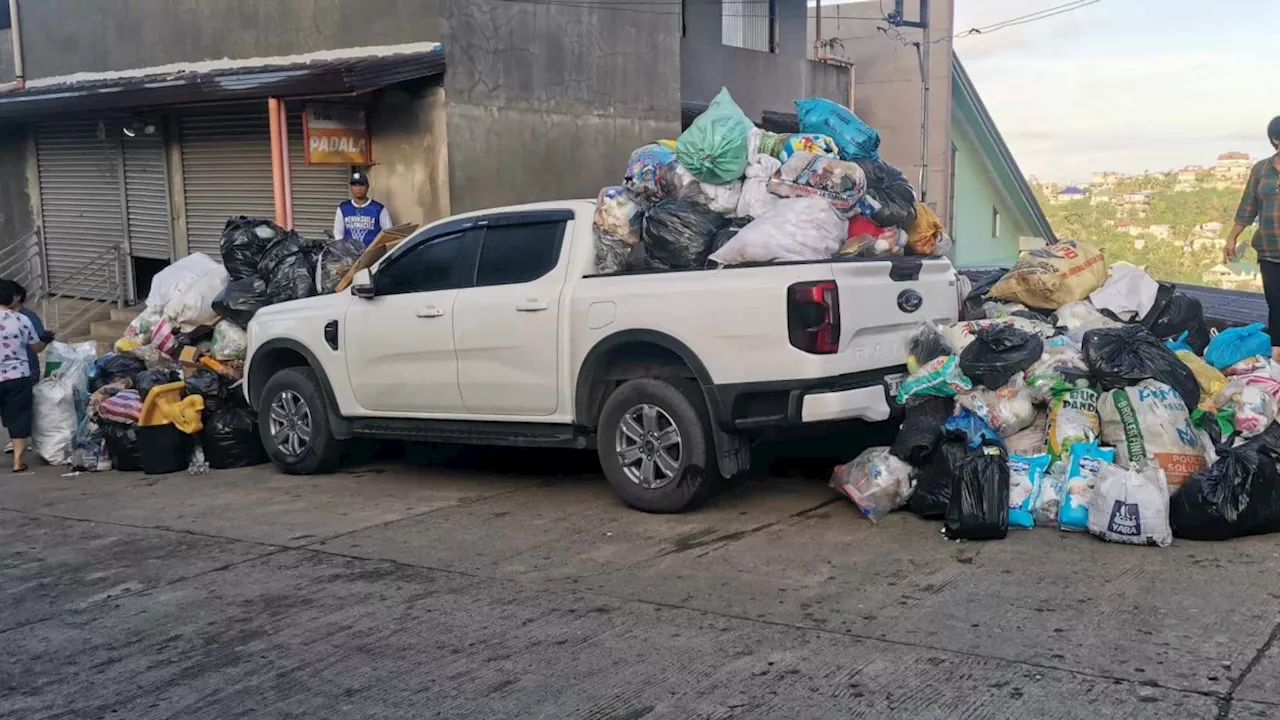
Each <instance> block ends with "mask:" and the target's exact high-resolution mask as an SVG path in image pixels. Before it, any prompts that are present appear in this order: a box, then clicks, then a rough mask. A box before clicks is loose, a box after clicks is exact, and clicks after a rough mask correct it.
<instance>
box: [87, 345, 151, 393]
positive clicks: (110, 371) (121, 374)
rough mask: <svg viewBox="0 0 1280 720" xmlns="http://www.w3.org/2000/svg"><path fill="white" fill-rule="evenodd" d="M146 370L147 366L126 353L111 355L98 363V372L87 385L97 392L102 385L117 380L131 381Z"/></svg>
mask: <svg viewBox="0 0 1280 720" xmlns="http://www.w3.org/2000/svg"><path fill="white" fill-rule="evenodd" d="M146 369H147V364H146V363H144V362H142V361H141V360H139V359H138V358H136V357H134V356H132V355H129V354H126V353H111V354H110V355H107V356H106V357H103V358H102V359H101V360H99V361H98V372H97V374H96V375H95V376H94V378H93V380H92V381H91V382H90V383H89V389H90V390H97V389H98V388H100V387H102V386H103V385H110V384H111V383H113V382H115V381H117V380H129V381H130V382H132V381H133V378H134V377H135V376H136V375H137V374H138V373H140V372H142V371H144V370H146Z"/></svg>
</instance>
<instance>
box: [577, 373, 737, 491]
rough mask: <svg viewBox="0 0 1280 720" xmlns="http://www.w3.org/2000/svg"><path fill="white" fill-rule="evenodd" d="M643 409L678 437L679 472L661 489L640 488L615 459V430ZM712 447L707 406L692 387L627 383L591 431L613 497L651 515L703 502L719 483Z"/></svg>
mask: <svg viewBox="0 0 1280 720" xmlns="http://www.w3.org/2000/svg"><path fill="white" fill-rule="evenodd" d="M642 405H649V406H653V407H656V408H658V409H660V410H661V411H662V412H663V413H665V414H666V415H667V417H668V418H669V420H670V421H671V422H672V423H673V424H674V425H675V427H676V428H677V429H678V430H679V434H680V453H679V455H680V457H679V464H678V467H679V469H678V470H677V472H676V473H675V477H674V479H672V480H669V481H668V482H666V484H664V485H662V486H661V487H655V488H647V487H643V486H641V485H640V484H639V482H637V481H636V480H633V479H632V478H631V476H630V475H628V472H627V470H626V469H625V468H624V467H623V463H622V460H621V459H620V458H619V456H618V451H617V446H616V442H617V434H618V431H619V425H620V424H621V423H622V421H623V417H624V416H625V415H626V414H627V413H629V412H631V411H632V410H633V409H635V408H637V407H639V406H642ZM713 443H714V441H713V439H712V434H711V420H710V417H709V415H708V413H707V404H706V400H705V399H704V398H703V395H702V391H701V389H700V388H699V387H698V385H697V384H696V383H694V382H691V381H679V380H677V381H674V382H672V381H667V380H660V379H656V378H638V379H635V380H628V381H627V382H625V383H623V384H622V385H619V386H618V388H617V389H616V390H614V391H613V393H612V394H610V395H609V398H608V399H607V400H606V401H605V403H604V407H603V408H602V409H601V411H600V421H599V423H598V425H597V431H596V452H597V453H598V454H599V456H600V466H601V467H602V468H603V469H604V476H605V478H606V479H608V481H609V484H610V485H611V486H612V487H613V491H614V493H616V494H617V495H618V497H619V498H621V499H622V501H623V502H625V503H626V504H627V505H630V506H631V507H633V508H635V509H637V510H643V511H644V512H651V513H676V512H681V511H683V510H688V509H691V508H693V507H696V506H697V505H699V504H701V503H702V502H703V501H704V500H706V499H707V496H708V495H709V494H710V493H711V490H712V488H713V487H714V486H715V484H716V482H717V481H718V479H719V474H718V470H717V467H716V464H715V453H714V451H713Z"/></svg>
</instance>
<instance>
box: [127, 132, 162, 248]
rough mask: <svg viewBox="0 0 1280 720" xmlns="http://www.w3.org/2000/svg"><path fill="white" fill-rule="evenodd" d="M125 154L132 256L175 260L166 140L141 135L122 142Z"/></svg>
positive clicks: (154, 136)
mask: <svg viewBox="0 0 1280 720" xmlns="http://www.w3.org/2000/svg"><path fill="white" fill-rule="evenodd" d="M120 144H121V146H122V147H123V151H124V191H125V198H126V201H127V202H126V208H127V209H128V211H129V212H128V215H129V254H130V255H131V256H134V257H143V258H154V259H157V260H172V259H173V250H172V248H173V241H172V237H173V230H172V226H171V223H170V220H169V218H170V215H169V171H168V164H167V163H166V162H165V152H164V138H163V137H161V136H160V135H139V136H138V137H135V138H121V140H120Z"/></svg>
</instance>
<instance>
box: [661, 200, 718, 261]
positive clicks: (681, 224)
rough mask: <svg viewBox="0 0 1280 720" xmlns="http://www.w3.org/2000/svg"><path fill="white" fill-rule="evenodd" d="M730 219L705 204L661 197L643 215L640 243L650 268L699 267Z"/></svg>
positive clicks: (705, 259)
mask: <svg viewBox="0 0 1280 720" xmlns="http://www.w3.org/2000/svg"><path fill="white" fill-rule="evenodd" d="M728 224H729V219H728V218H726V217H724V216H723V215H721V214H720V213H718V212H716V211H714V210H712V209H711V208H708V207H707V206H705V205H699V204H697V203H693V202H690V201H688V200H682V199H679V198H674V199H669V200H660V201H658V202H656V203H654V205H653V207H652V208H650V209H649V212H648V213H646V214H645V218H644V228H643V229H642V231H641V235H640V242H641V243H642V244H643V245H644V246H645V254H646V256H647V257H648V262H649V264H650V266H651V269H683V268H694V267H702V266H703V265H705V264H706V262H707V256H708V255H710V254H711V241H712V240H713V239H714V238H715V236H716V233H717V232H719V231H720V230H721V229H723V228H724V227H725V226H726V225H728Z"/></svg>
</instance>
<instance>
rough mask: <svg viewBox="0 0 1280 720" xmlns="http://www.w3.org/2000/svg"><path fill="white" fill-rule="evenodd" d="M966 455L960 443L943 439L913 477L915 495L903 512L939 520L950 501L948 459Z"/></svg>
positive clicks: (913, 494)
mask: <svg viewBox="0 0 1280 720" xmlns="http://www.w3.org/2000/svg"><path fill="white" fill-rule="evenodd" d="M966 452H968V449H967V447H966V445H965V442H964V440H953V439H946V440H943V441H942V445H941V446H940V447H939V448H938V450H937V451H936V452H934V453H933V454H932V455H930V456H929V459H928V460H927V461H926V462H925V464H924V466H923V467H921V468H920V473H919V475H918V476H917V478H916V489H915V492H913V493H911V499H910V500H908V501H907V509H908V510H910V511H911V512H913V513H915V514H916V515H919V516H920V517H922V518H924V519H925V520H941V519H942V517H943V516H944V515H946V513H947V505H948V504H950V502H951V464H952V463H951V461H950V460H949V458H951V457H952V456H957V455H959V456H963V455H964V453H966Z"/></svg>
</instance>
